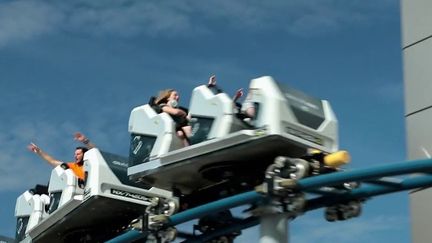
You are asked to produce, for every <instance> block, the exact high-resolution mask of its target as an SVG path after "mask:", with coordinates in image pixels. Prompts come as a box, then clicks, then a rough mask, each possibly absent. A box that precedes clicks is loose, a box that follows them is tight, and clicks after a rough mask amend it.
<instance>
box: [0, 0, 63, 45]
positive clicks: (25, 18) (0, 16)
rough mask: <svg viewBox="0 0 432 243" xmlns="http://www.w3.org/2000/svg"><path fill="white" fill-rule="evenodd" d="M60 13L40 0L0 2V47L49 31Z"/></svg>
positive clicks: (59, 19) (54, 26)
mask: <svg viewBox="0 0 432 243" xmlns="http://www.w3.org/2000/svg"><path fill="white" fill-rule="evenodd" d="M61 19H62V15H61V14H60V13H58V12H57V11H55V9H54V8H53V7H52V6H50V5H49V4H46V3H44V2H42V1H12V2H6V3H0V47H1V46H4V45H6V44H10V43H14V42H16V41H24V40H28V39H32V38H34V37H37V36H40V35H42V34H45V33H49V32H50V31H52V30H53V29H55V28H56V26H57V24H58V23H59V22H61Z"/></svg>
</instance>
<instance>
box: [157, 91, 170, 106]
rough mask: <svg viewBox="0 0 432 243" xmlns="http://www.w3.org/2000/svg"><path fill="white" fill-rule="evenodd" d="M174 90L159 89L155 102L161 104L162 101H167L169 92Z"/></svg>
mask: <svg viewBox="0 0 432 243" xmlns="http://www.w3.org/2000/svg"><path fill="white" fill-rule="evenodd" d="M173 91H175V90H174V89H164V90H161V91H159V95H158V97H157V99H156V101H155V103H156V104H157V105H159V104H162V103H167V102H168V98H169V97H170V95H171V93H172V92H173Z"/></svg>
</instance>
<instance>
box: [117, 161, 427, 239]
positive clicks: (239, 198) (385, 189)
mask: <svg viewBox="0 0 432 243" xmlns="http://www.w3.org/2000/svg"><path fill="white" fill-rule="evenodd" d="M429 172H432V160H431V159H427V160H416V161H408V162H400V163H393V164H386V165H379V166H374V167H370V168H365V169H357V170H352V171H343V172H336V173H330V174H325V175H319V176H314V177H308V178H304V179H301V180H299V181H298V182H297V187H296V188H297V189H298V190H301V191H305V192H310V191H313V192H316V190H317V189H318V188H321V187H325V186H334V185H340V184H342V183H345V182H353V181H357V182H364V183H366V184H364V185H362V186H361V187H360V188H356V189H353V190H351V191H345V192H344V193H340V194H325V195H321V196H318V197H316V198H312V199H308V200H307V206H306V210H305V211H310V210H315V209H318V208H321V207H325V206H330V205H333V204H337V203H341V202H344V201H347V200H356V199H359V200H360V199H367V198H370V197H373V196H378V195H384V194H388V193H393V192H399V191H404V190H411V189H415V188H422V187H428V186H432V175H430V174H421V175H414V176H410V177H407V178H404V179H401V180H400V181H399V182H381V183H380V181H379V180H378V181H375V182H374V181H373V180H377V179H380V178H382V177H388V176H401V175H407V174H412V173H429ZM265 199H266V197H265V196H264V195H262V194H259V193H257V192H255V191H251V192H246V193H241V194H238V195H235V196H232V197H228V198H224V199H221V200H218V201H215V202H211V203H208V204H205V205H202V206H199V207H196V208H192V209H189V210H187V211H184V212H180V213H178V214H175V215H173V216H172V217H171V218H170V221H169V225H170V226H175V225H177V224H181V223H184V222H187V221H190V220H193V219H197V218H201V217H203V216H205V215H207V214H209V213H216V212H220V211H223V210H226V209H230V208H233V207H237V206H240V205H245V204H253V203H258V202H262V201H264V200H265ZM258 223H259V219H258V218H255V217H249V218H246V219H244V220H242V221H241V222H239V223H237V224H235V225H232V226H229V227H227V228H223V229H219V230H216V231H213V232H211V233H208V234H203V235H200V236H197V237H196V238H194V239H191V240H188V241H187V242H199V241H203V240H208V239H211V238H212V237H215V236H218V235H223V234H226V233H228V232H233V231H237V230H242V229H245V228H248V227H252V226H254V225H256V224H258ZM140 237H141V238H142V237H144V236H143V234H141V233H139V232H138V231H134V230H132V231H129V232H126V233H125V234H123V235H120V236H118V237H116V238H114V239H112V240H110V241H109V242H112V243H113V242H130V241H132V240H136V239H139V238H140Z"/></svg>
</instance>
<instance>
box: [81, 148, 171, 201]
mask: <svg viewBox="0 0 432 243" xmlns="http://www.w3.org/2000/svg"><path fill="white" fill-rule="evenodd" d="M119 162H120V161H119ZM84 167H85V171H86V172H87V173H88V177H87V182H86V187H85V190H84V201H86V200H88V199H89V198H90V197H92V196H103V197H107V198H113V199H116V200H122V201H127V202H131V203H135V204H140V205H145V206H147V205H149V204H150V202H149V200H148V199H150V198H152V197H163V198H173V193H172V192H171V191H167V190H162V189H158V188H155V187H152V188H150V189H148V190H146V189H142V188H139V187H134V186H129V185H125V184H123V183H122V182H121V181H120V180H119V179H118V178H117V177H116V175H115V174H114V173H113V172H112V170H111V169H110V168H109V166H108V165H107V163H106V161H105V159H104V158H103V156H102V154H101V153H100V151H99V150H98V149H97V148H93V149H90V150H89V151H87V152H86V153H85V154H84ZM113 190H116V191H117V192H127V193H128V195H129V197H128V196H127V195H119V194H118V193H115V192H114V193H113ZM134 197H135V198H137V199H135V198H134Z"/></svg>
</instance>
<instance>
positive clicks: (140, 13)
mask: <svg viewBox="0 0 432 243" xmlns="http://www.w3.org/2000/svg"><path fill="white" fill-rule="evenodd" d="M372 3H373V4H372ZM394 6H398V5H397V4H395V3H393V2H392V1H380V3H376V2H375V1H349V2H346V1H338V0H324V1H322V0H320V1H312V0H311V1H300V0H294V1H270V2H269V1H266V2H262V1H256V0H255V1H230V0H218V1H205V2H203V1H182V2H160V1H126V0H124V1H83V0H82V1H73V2H69V1H63V2H52V1H34V0H20V1H12V2H5V3H0V46H1V45H3V46H4V45H6V44H10V43H14V42H15V41H23V40H29V39H32V38H34V37H37V36H40V35H42V34H47V33H50V32H55V31H68V32H69V31H72V32H74V33H80V34H82V33H85V34H89V35H97V36H101V35H102V36H103V35H112V36H120V37H130V36H136V35H141V34H144V35H148V36H165V37H179V36H180V37H181V36H183V37H184V36H194V35H202V34H206V33H211V32H215V33H216V32H218V29H229V28H231V29H234V30H239V31H247V32H252V33H255V32H258V31H261V30H276V31H281V32H288V33H290V34H291V35H296V36H314V35H321V34H324V33H328V32H334V31H338V30H340V29H344V28H350V27H351V26H352V25H353V24H365V23H366V24H368V23H369V24H370V23H374V21H376V20H377V19H381V20H382V19H385V16H387V14H386V12H388V11H386V10H388V8H391V7H394ZM383 16H384V17H383Z"/></svg>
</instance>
